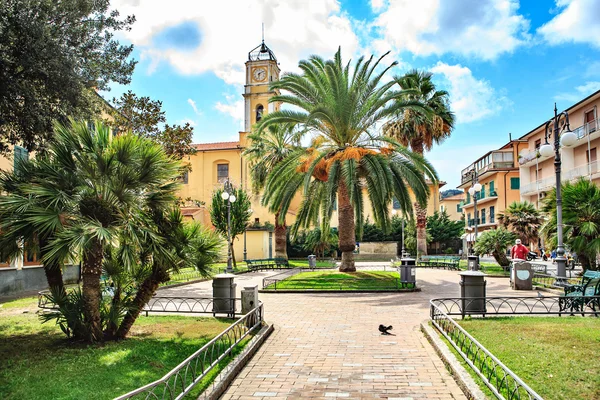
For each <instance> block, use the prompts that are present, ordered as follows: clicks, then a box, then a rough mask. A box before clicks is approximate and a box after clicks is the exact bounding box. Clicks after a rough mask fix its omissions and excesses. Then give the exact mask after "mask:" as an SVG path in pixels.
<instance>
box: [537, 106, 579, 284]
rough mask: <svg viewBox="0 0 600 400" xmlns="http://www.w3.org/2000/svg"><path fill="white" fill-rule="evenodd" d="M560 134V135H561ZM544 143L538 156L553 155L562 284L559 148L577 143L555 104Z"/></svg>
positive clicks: (561, 281) (564, 266) (559, 281)
mask: <svg viewBox="0 0 600 400" xmlns="http://www.w3.org/2000/svg"><path fill="white" fill-rule="evenodd" d="M561 132H562V134H561ZM552 133H554V143H553V144H550V143H548V139H549V138H551V137H552ZM544 139H545V143H544V145H542V146H541V147H540V150H539V151H540V154H541V155H542V156H544V157H551V156H552V155H554V172H555V173H556V237H557V242H558V246H557V248H556V277H557V279H556V283H557V284H564V279H560V278H564V277H565V276H566V275H567V259H566V258H565V246H564V243H563V223H562V190H561V177H560V173H561V164H562V161H561V157H560V147H561V145H562V146H563V147H571V146H573V145H574V144H575V142H576V141H577V135H575V134H574V133H573V132H571V127H570V126H569V114H568V113H567V112H566V111H563V112H561V113H560V114H559V113H558V110H557V109H556V103H554V117H552V118H551V119H550V120H549V121H548V122H546V128H545V134H544Z"/></svg>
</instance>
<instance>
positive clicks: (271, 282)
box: [262, 268, 314, 289]
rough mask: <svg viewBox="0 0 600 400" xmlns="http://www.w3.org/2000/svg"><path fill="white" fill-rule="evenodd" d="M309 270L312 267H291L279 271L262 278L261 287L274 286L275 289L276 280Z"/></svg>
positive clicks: (279, 280)
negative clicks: (290, 268)
mask: <svg viewBox="0 0 600 400" xmlns="http://www.w3.org/2000/svg"><path fill="white" fill-rule="evenodd" d="M290 271H291V272H290ZM309 271H314V269H305V268H293V269H292V270H287V271H284V272H280V273H278V274H275V275H271V276H269V277H267V278H263V281H262V288H263V289H265V288H267V287H268V286H274V288H275V289H277V283H278V282H281V281H282V280H284V279H287V278H289V277H291V276H294V275H297V274H299V273H301V272H309Z"/></svg>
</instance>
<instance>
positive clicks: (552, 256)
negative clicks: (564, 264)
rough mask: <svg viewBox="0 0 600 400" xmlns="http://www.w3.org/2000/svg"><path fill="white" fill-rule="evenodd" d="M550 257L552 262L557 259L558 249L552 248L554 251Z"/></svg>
mask: <svg viewBox="0 0 600 400" xmlns="http://www.w3.org/2000/svg"><path fill="white" fill-rule="evenodd" d="M550 258H551V259H552V262H554V261H556V250H552V253H550Z"/></svg>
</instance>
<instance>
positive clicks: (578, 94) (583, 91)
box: [554, 81, 600, 103]
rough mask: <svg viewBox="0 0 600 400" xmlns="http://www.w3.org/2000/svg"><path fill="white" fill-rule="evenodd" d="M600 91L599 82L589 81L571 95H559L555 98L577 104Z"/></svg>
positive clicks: (577, 87) (576, 88)
mask: <svg viewBox="0 0 600 400" xmlns="http://www.w3.org/2000/svg"><path fill="white" fill-rule="evenodd" d="M597 90H600V82H598V81H588V82H586V83H584V84H583V85H579V86H576V87H575V91H574V92H571V93H559V94H557V95H556V96H554V99H555V100H565V101H570V102H573V103H575V102H577V101H579V100H581V99H583V98H584V97H587V96H589V95H590V94H592V93H594V92H595V91H597Z"/></svg>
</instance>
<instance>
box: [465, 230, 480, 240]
mask: <svg viewBox="0 0 600 400" xmlns="http://www.w3.org/2000/svg"><path fill="white" fill-rule="evenodd" d="M480 237H481V232H477V238H480ZM460 238H461V239H465V240H466V241H467V242H472V241H473V239H474V238H475V232H471V233H465V234H463V235H462V236H461V237H460Z"/></svg>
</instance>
